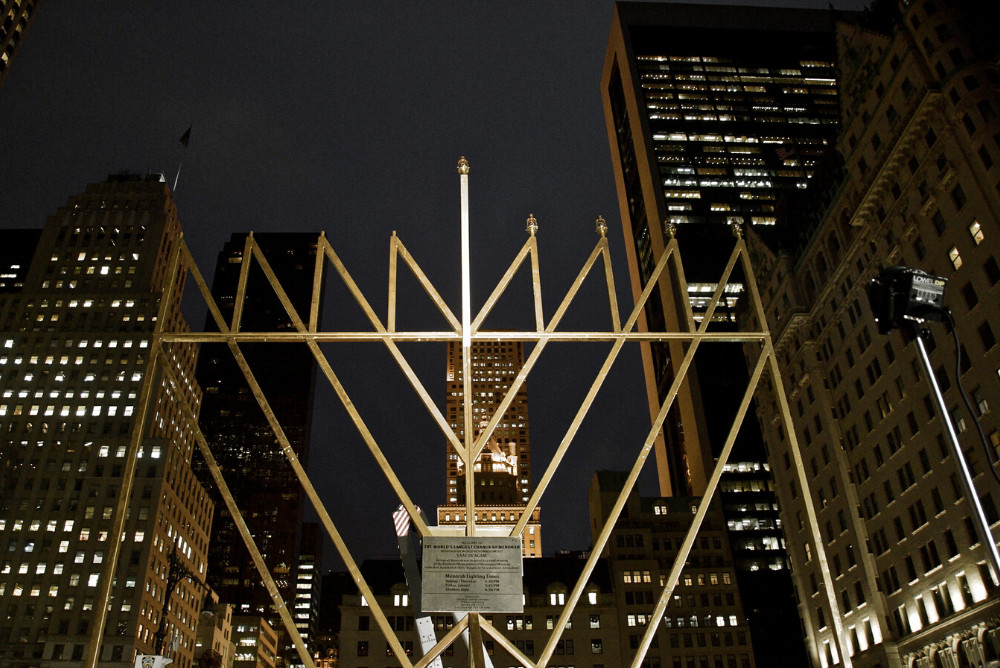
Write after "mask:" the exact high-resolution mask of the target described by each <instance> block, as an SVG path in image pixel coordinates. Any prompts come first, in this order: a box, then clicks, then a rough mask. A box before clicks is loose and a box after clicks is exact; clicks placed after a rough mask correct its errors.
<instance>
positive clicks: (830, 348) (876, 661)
mask: <svg viewBox="0 0 1000 668" xmlns="http://www.w3.org/2000/svg"><path fill="white" fill-rule="evenodd" d="M997 14H998V12H997V9H996V7H995V6H994V5H989V6H987V5H984V4H981V3H973V2H943V1H941V0H915V1H913V2H908V3H899V4H898V5H896V4H895V3H879V4H877V5H876V6H875V7H873V9H872V11H871V12H870V13H869V15H868V18H869V20H868V21H866V22H863V23H858V24H856V25H852V24H841V25H840V26H839V37H838V41H839V43H840V68H841V72H842V79H841V83H840V86H841V91H842V99H843V101H844V105H843V108H844V119H843V130H842V132H841V135H840V138H839V139H838V142H837V149H838V151H839V154H840V155H841V156H842V157H843V161H842V164H841V165H840V167H839V172H840V174H841V175H842V176H841V178H833V179H829V182H830V184H831V187H830V188H829V189H827V190H825V191H824V192H823V194H824V196H823V198H822V199H821V200H820V201H818V202H814V205H813V207H811V208H810V209H793V211H795V210H798V211H800V212H801V213H800V218H799V219H798V220H797V221H792V225H793V226H794V225H795V224H798V226H799V227H800V228H801V229H802V230H803V231H804V232H806V233H805V234H800V235H795V236H793V237H791V238H785V237H779V238H778V239H774V238H771V239H764V238H763V235H762V234H756V233H754V232H751V234H750V239H749V241H751V242H752V245H751V249H752V251H753V253H754V256H755V259H756V262H755V264H756V266H757V270H758V274H757V275H758V280H759V282H760V287H761V292H762V297H763V299H764V302H765V310H766V316H767V319H768V327H769V329H770V330H771V332H773V333H774V342H775V346H776V349H777V353H778V356H779V363H780V366H781V367H782V380H783V382H784V386H785V391H786V393H787V395H788V397H789V402H790V404H791V412H792V417H793V418H794V420H795V422H796V436H797V440H798V443H799V446H800V448H801V451H802V458H803V464H804V466H805V480H806V481H807V485H806V486H805V487H803V486H802V485H801V484H800V482H799V480H800V479H799V478H798V476H796V475H795V470H796V467H795V462H794V456H793V454H794V453H792V452H791V451H790V448H789V439H788V435H787V434H786V433H785V432H784V430H783V428H782V427H781V421H780V420H779V419H778V416H779V413H778V407H777V404H776V399H775V397H774V396H773V395H770V394H765V395H764V396H762V397H761V400H760V402H759V404H758V405H759V412H758V415H759V417H760V422H761V425H762V427H763V430H764V436H765V438H766V439H767V443H768V446H769V449H770V453H771V461H772V463H773V470H774V474H775V479H776V480H777V483H778V485H777V488H778V490H779V497H780V499H781V508H782V513H783V517H784V520H785V528H786V531H787V532H788V538H789V543H790V545H791V546H792V547H791V550H790V556H791V560H792V571H793V574H794V578H795V584H796V589H797V590H798V599H799V607H800V613H801V617H802V620H803V622H804V625H805V630H806V636H807V645H808V648H809V653H810V656H811V658H812V663H813V665H814V666H817V668H818V667H820V666H822V667H824V668H827V667H829V666H832V665H838V664H839V665H844V666H856V667H857V666H864V667H869V666H870V667H874V666H881V667H882V668H885V667H887V666H888V667H894V666H920V667H921V668H924V667H932V666H933V667H937V666H948V667H955V666H989V665H995V662H996V661H998V660H1000V651H998V650H1000V643H998V641H1000V598H998V595H997V589H996V587H995V586H994V584H993V578H992V576H991V573H990V569H989V568H988V567H987V565H986V552H985V549H984V547H983V544H982V542H981V541H982V537H981V536H979V535H977V532H976V531H975V530H974V527H973V524H972V521H971V514H972V508H971V505H970V503H969V501H968V499H967V498H966V495H965V493H964V492H963V489H962V487H961V485H960V484H959V481H958V480H959V479H958V477H957V468H956V462H955V461H954V458H953V456H952V455H951V454H950V453H949V450H948V448H947V447H946V442H945V438H946V437H945V433H944V430H945V424H944V422H945V421H946V420H951V421H952V423H953V424H954V425H955V426H956V430H957V432H959V440H960V442H961V445H962V448H963V449H964V450H966V452H967V453H968V455H967V456H968V458H969V459H970V460H971V465H972V469H973V473H974V476H975V477H974V482H975V485H976V488H977V493H978V495H979V496H980V498H981V501H982V504H983V506H984V508H985V511H986V515H987V520H988V522H989V523H990V524H991V525H992V527H993V533H994V536H995V535H996V529H997V524H996V523H997V521H998V516H997V510H996V509H997V502H998V500H1000V497H998V495H1000V484H998V481H997V479H996V476H995V475H994V474H993V473H992V471H995V466H994V463H995V461H996V449H997V447H998V446H1000V431H998V429H1000V422H998V421H997V417H996V410H997V407H998V406H1000V383H998V369H1000V348H998V346H997V333H998V325H997V317H996V314H997V312H998V308H1000V285H998V284H1000V268H998V258H1000V195H998V183H1000V119H998V113H1000V95H998V92H1000V88H998V86H1000V73H998V71H997V55H998V49H997V43H996V39H995V26H996V25H997V19H998V16H997ZM774 248H778V250H777V251H775V250H774ZM890 265H905V266H909V267H913V268H918V269H922V270H925V271H927V272H929V273H931V274H935V275H939V276H942V277H944V278H946V279H948V284H947V289H946V298H945V303H946V305H947V306H948V307H949V308H950V309H951V311H952V313H953V315H954V319H955V322H956V325H957V332H958V334H959V336H960V339H961V346H962V354H961V360H956V352H955V343H954V342H953V341H952V340H951V337H950V336H949V333H948V331H947V328H946V327H945V326H944V325H936V324H932V325H931V330H932V332H933V335H934V338H935V342H934V343H933V344H931V347H932V348H933V351H932V352H931V353H930V358H931V362H932V365H933V367H934V369H935V375H936V376H937V380H938V382H939V383H940V385H941V388H942V390H943V391H944V396H945V401H946V403H947V405H948V409H949V413H950V414H949V415H942V414H941V413H940V412H939V411H938V410H937V409H936V408H935V405H934V402H933V399H932V395H931V393H930V392H931V388H930V386H929V385H928V379H927V378H926V377H925V374H924V372H923V369H922V365H921V363H920V360H919V358H918V352H917V350H916V345H915V343H913V341H911V340H908V338H906V337H904V336H903V334H902V333H901V332H900V331H898V330H897V331H895V332H893V333H891V334H889V335H880V334H879V333H878V329H877V326H876V323H875V322H874V320H873V317H872V313H871V311H870V308H869V304H868V299H867V295H866V287H867V285H868V283H869V281H870V280H871V279H872V278H873V277H874V276H876V275H877V274H878V273H879V271H880V270H881V269H882V268H883V267H887V266H890ZM956 361H957V362H958V365H957V368H956ZM959 381H961V384H960V382H959ZM963 393H965V394H966V395H967V396H968V397H969V399H970V400H971V403H972V410H973V414H970V413H969V412H968V411H967V410H966V408H965V405H964V402H963V399H962V394H963ZM974 420H978V421H979V422H980V423H981V425H982V428H983V431H984V433H985V436H986V439H987V441H988V444H989V447H988V448H984V447H982V444H981V443H980V438H979V436H978V435H977V433H976V432H977V429H976V425H975V423H974ZM991 469H992V471H991ZM808 500H811V501H812V503H813V504H814V505H815V508H816V512H817V517H818V530H819V532H818V533H819V538H817V537H816V533H815V532H814V530H813V528H812V527H810V526H809V521H808V516H807V508H806V505H805V504H806V502H807V501H808ZM817 543H818V544H817Z"/></svg>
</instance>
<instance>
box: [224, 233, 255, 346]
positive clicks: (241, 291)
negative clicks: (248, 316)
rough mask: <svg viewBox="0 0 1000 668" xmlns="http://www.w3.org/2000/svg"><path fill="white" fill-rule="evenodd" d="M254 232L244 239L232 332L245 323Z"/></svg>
mask: <svg viewBox="0 0 1000 668" xmlns="http://www.w3.org/2000/svg"><path fill="white" fill-rule="evenodd" d="M254 243H255V242H254V238H253V232H250V233H249V234H247V238H246V239H244V241H243V255H242V256H241V257H242V261H241V262H240V277H239V280H238V281H237V282H236V297H235V303H234V304H233V324H232V325H231V326H230V328H229V331H230V332H238V331H240V329H241V327H242V324H243V307H244V305H245V304H244V302H245V301H246V299H245V297H246V294H247V281H248V280H249V278H250V265H251V264H252V263H253V258H252V253H253V247H254Z"/></svg>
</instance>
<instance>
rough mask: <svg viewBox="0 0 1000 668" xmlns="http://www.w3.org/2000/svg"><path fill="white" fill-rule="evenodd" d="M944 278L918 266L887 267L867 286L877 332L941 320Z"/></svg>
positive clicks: (946, 280) (942, 314)
mask: <svg viewBox="0 0 1000 668" xmlns="http://www.w3.org/2000/svg"><path fill="white" fill-rule="evenodd" d="M947 282H948V279H946V278H941V277H940V276H932V275H931V274H928V273H927V272H926V271H921V270H920V269H910V268H909V267H889V268H888V269H884V270H883V271H882V272H881V273H880V274H879V275H878V277H877V278H875V279H873V280H872V282H871V285H870V286H869V287H868V301H869V302H870V303H871V307H872V313H874V314H875V321H876V322H877V323H878V331H879V333H880V334H888V333H889V332H891V331H892V330H894V329H897V328H899V327H902V326H903V325H904V324H907V323H905V322H904V321H910V324H915V323H919V322H923V321H925V320H934V321H941V320H944V319H945V318H946V317H947V315H946V311H945V306H944V287H945V284H946V283H947Z"/></svg>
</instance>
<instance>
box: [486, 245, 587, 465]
mask: <svg viewBox="0 0 1000 668" xmlns="http://www.w3.org/2000/svg"><path fill="white" fill-rule="evenodd" d="M528 241H529V243H531V242H534V241H535V237H534V236H532V237H531V238H530V239H529V240H528ZM600 252H601V246H600V243H598V244H597V246H595V247H594V250H593V251H591V253H590V257H588V258H587V261H586V262H585V263H584V265H583V267H582V268H581V269H580V271H579V272H578V273H577V275H576V278H575V279H573V282H572V283H571V284H570V287H569V289H568V290H567V291H566V296H565V297H563V300H562V303H560V304H559V308H558V309H556V312H555V314H553V316H552V320H550V321H549V324H548V326H547V327H546V328H545V330H544V331H545V333H546V334H549V333H552V332H554V331H555V329H556V327H558V326H559V322H560V321H561V320H562V317H563V315H565V314H566V310H567V309H568V308H569V306H570V304H572V303H573V299H574V298H575V297H576V294H577V292H579V290H580V286H581V285H582V284H583V281H584V279H586V278H587V274H589V273H590V270H591V269H592V268H593V266H594V263H595V262H596V261H597V258H598V257H599V256H600ZM505 278H507V282H509V277H508V276H505ZM501 285H503V287H504V289H506V287H507V286H506V283H505V282H503V281H502V282H501ZM547 343H548V339H544V338H543V339H540V340H539V341H538V344H537V345H535V347H534V348H532V349H531V353H530V354H529V355H528V358H527V359H526V360H525V361H524V364H523V365H522V366H521V369H520V370H519V371H518V373H517V376H515V377H514V380H513V382H511V384H510V387H509V388H507V393H506V394H505V395H504V397H503V399H501V400H500V403H499V404H498V405H497V409H496V411H494V412H493V416H492V417H491V418H490V421H489V423H488V424H487V425H486V428H485V429H483V431H482V433H481V434H480V435H479V438H478V439H477V440H476V442H475V444H474V446H473V450H472V453H471V456H470V459H471V460H472V461H475V460H476V458H478V457H479V455H480V453H481V452H482V451H483V448H485V447H486V444H487V443H488V442H489V439H491V438H492V437H493V432H494V431H496V428H497V425H498V424H500V421H501V420H502V419H503V416H504V414H505V413H506V412H507V409H508V408H510V405H511V403H513V402H514V398H515V397H516V396H517V393H518V391H520V389H521V387H522V386H523V385H524V381H525V380H526V379H527V378H528V374H530V373H531V370H532V369H533V368H534V366H535V363H536V362H537V361H538V358H539V357H541V355H542V351H543V350H545V346H546V344H547Z"/></svg>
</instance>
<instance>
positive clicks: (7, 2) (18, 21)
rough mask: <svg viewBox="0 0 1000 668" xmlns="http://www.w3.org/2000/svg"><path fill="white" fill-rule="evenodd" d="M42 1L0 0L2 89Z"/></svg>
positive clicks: (0, 72) (0, 78)
mask: <svg viewBox="0 0 1000 668" xmlns="http://www.w3.org/2000/svg"><path fill="white" fill-rule="evenodd" d="M39 4H41V0H0V88H3V82H4V80H6V79H7V74H8V72H10V66H11V63H12V62H13V60H14V56H16V55H17V50H18V49H19V48H20V47H21V42H22V41H23V40H24V35H25V33H27V32H28V28H29V27H30V26H31V22H32V21H33V20H34V19H35V13H36V12H37V11H38V5H39Z"/></svg>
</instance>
